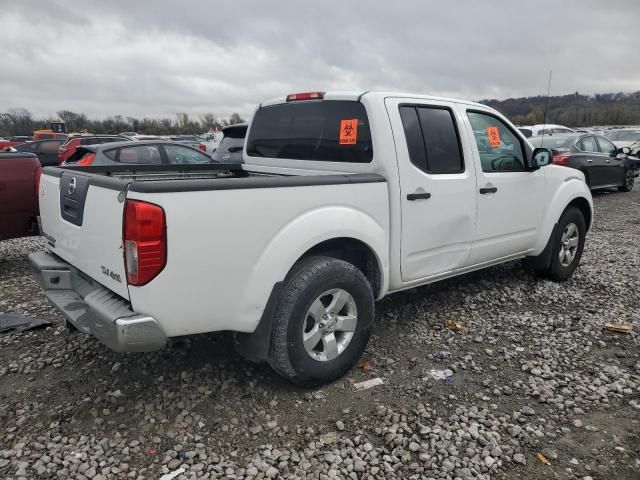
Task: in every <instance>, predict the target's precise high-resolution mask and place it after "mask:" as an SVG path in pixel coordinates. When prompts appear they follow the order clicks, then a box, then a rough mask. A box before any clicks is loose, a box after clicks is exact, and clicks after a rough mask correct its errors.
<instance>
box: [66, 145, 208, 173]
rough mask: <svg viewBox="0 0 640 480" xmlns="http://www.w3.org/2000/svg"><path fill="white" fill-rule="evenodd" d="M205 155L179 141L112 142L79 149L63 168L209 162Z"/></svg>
mask: <svg viewBox="0 0 640 480" xmlns="http://www.w3.org/2000/svg"><path fill="white" fill-rule="evenodd" d="M212 162H213V160H212V159H211V157H210V156H209V155H207V154H206V153H204V152H202V151H200V150H198V149H197V148H193V147H190V146H188V145H183V144H182V143H178V142H170V141H164V140H148V141H138V142H128V141H125V142H115V143H104V144H98V145H87V146H83V147H78V148H77V149H76V151H75V153H74V154H73V155H71V157H69V158H68V159H67V160H66V161H65V162H63V164H62V165H63V166H65V167H66V166H77V167H88V166H89V165H119V164H128V165H161V164H181V165H184V164H192V163H201V164H208V163H212Z"/></svg>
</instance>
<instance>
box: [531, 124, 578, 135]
mask: <svg viewBox="0 0 640 480" xmlns="http://www.w3.org/2000/svg"><path fill="white" fill-rule="evenodd" d="M528 129H530V130H531V135H530V136H531V137H537V136H539V135H570V134H572V133H576V132H575V130H573V129H571V128H569V127H565V126H564V125H553V124H551V123H547V124H539V125H533V126H531V127H528Z"/></svg>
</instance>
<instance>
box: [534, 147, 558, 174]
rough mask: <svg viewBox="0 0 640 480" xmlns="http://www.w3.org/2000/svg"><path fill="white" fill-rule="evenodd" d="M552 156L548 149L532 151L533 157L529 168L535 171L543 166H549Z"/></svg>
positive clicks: (542, 148)
mask: <svg viewBox="0 0 640 480" xmlns="http://www.w3.org/2000/svg"><path fill="white" fill-rule="evenodd" d="M552 157H553V155H552V153H551V150H549V149H548V148H544V147H541V148H536V149H535V150H534V151H533V155H532V157H531V166H532V168H533V170H537V169H539V168H541V167H544V166H545V165H549V164H550V163H551V159H552Z"/></svg>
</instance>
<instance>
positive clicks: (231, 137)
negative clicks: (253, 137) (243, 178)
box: [212, 123, 249, 163]
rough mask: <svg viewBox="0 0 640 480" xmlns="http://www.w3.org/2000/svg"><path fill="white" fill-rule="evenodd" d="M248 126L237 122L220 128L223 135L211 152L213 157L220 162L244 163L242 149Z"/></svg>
mask: <svg viewBox="0 0 640 480" xmlns="http://www.w3.org/2000/svg"><path fill="white" fill-rule="evenodd" d="M248 126H249V124H248V123H238V124H236V125H229V126H227V127H224V128H223V129H222V134H223V135H224V136H223V137H222V140H220V144H219V145H218V148H217V150H216V151H215V152H213V155H212V156H213V159H214V160H216V161H218V162H222V163H244V162H243V160H242V149H243V148H244V138H245V137H246V136H247V128H248Z"/></svg>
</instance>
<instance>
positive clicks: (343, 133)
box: [340, 118, 358, 145]
mask: <svg viewBox="0 0 640 480" xmlns="http://www.w3.org/2000/svg"><path fill="white" fill-rule="evenodd" d="M357 141H358V119H357V118H352V119H350V120H340V145H355V144H356V142H357Z"/></svg>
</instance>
